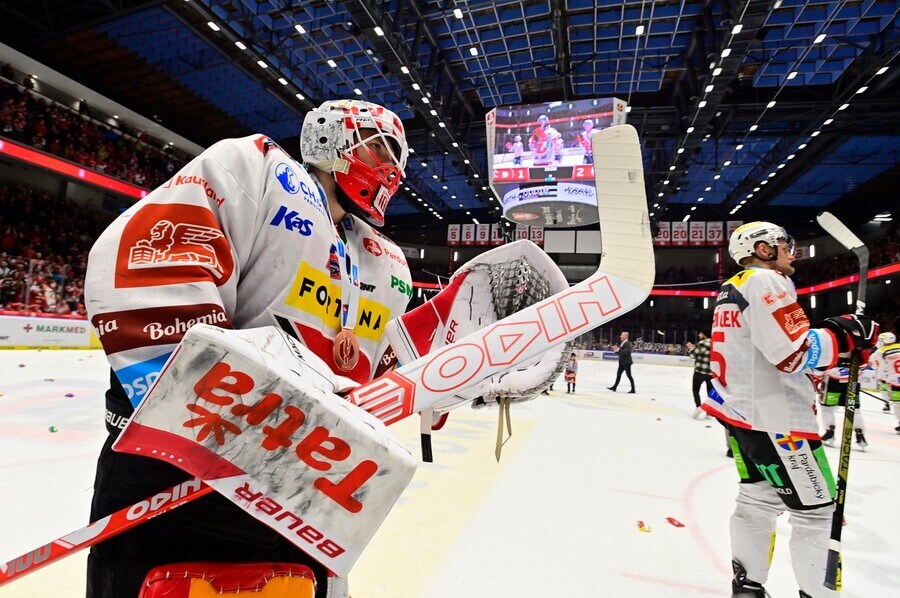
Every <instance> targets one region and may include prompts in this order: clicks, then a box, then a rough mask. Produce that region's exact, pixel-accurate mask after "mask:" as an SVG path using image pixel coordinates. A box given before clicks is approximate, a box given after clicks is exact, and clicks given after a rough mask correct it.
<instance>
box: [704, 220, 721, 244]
mask: <svg viewBox="0 0 900 598" xmlns="http://www.w3.org/2000/svg"><path fill="white" fill-rule="evenodd" d="M724 230H725V229H724V225H723V224H722V223H721V222H707V223H706V244H707V245H712V246H714V247H718V246H719V245H721V244H722V241H723V240H724V238H725V237H724V236H723V235H724Z"/></svg>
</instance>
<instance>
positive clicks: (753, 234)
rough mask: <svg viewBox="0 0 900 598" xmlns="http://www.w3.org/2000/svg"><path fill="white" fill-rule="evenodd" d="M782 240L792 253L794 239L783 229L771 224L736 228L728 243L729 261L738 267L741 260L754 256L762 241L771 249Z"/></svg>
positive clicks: (743, 225)
mask: <svg viewBox="0 0 900 598" xmlns="http://www.w3.org/2000/svg"><path fill="white" fill-rule="evenodd" d="M780 240H784V241H785V242H787V244H788V245H789V247H790V251H791V253H793V251H794V238H793V237H792V236H790V235H789V234H788V233H787V231H786V230H784V227H781V226H778V225H777V224H772V223H771V222H759V221H758V222H748V223H747V224H742V225H741V226H739V227H737V229H736V230H735V231H734V232H733V233H732V234H731V239H729V241H728V253H729V255H731V259H733V260H734V261H735V262H737V263H738V265H740V263H741V260H742V259H744V258H746V257H750V256H752V255H755V254H756V249H755V248H756V244H757V243H759V242H760V241H762V242H763V243H765V244H767V245H771V246H772V247H777V246H778V241H780Z"/></svg>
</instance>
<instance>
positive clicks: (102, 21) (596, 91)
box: [0, 0, 900, 242]
mask: <svg viewBox="0 0 900 598" xmlns="http://www.w3.org/2000/svg"><path fill="white" fill-rule="evenodd" d="M0 7H2V12H3V14H4V18H3V19H2V20H0V38H2V39H3V41H4V42H5V43H7V44H9V45H10V46H12V47H14V48H16V49H17V50H19V51H21V52H23V53H25V54H27V55H29V56H31V57H33V58H35V59H36V60H39V61H41V62H44V63H45V64H47V65H48V66H50V67H52V68H54V69H56V70H58V71H60V72H62V73H63V74H65V75H67V76H69V77H71V78H72V79H75V80H76V81H79V82H80V83H83V84H85V85H87V86H89V87H92V88H94V89H96V90H97V91H99V92H100V93H103V94H104V95H106V96H108V97H110V98H111V99H113V100H115V101H117V102H119V103H121V104H123V105H125V106H127V107H129V108H131V109H132V110H134V111H135V112H138V113H141V114H144V115H146V116H148V117H151V118H153V119H154V120H157V121H158V122H160V123H161V124H162V125H163V126H165V127H166V128H168V129H170V130H171V131H173V132H175V133H177V134H179V135H181V136H183V137H185V138H187V139H190V140H192V141H194V142H196V143H198V144H201V145H204V146H205V145H209V144H211V143H213V142H214V141H216V140H218V139H221V138H224V137H234V136H241V135H246V134H250V133H254V132H260V133H266V134H268V135H270V136H272V137H273V138H275V139H276V140H277V141H278V142H279V143H280V144H282V145H283V146H284V147H285V148H286V149H288V151H292V152H295V153H298V152H296V150H297V147H298V132H299V127H300V123H301V120H302V116H303V114H304V113H305V112H306V111H307V110H308V109H309V108H311V107H313V106H315V105H318V104H319V103H320V102H322V101H324V100H327V99H335V98H339V97H350V98H362V99H367V100H371V101H374V102H378V103H381V104H383V105H385V106H387V107H389V108H391V109H392V110H394V111H395V112H397V113H398V114H399V115H400V116H401V117H402V118H404V119H405V120H406V122H407V128H408V131H409V140H410V145H411V147H412V148H414V150H415V154H413V155H412V156H411V160H410V166H409V168H408V180H407V185H406V186H404V188H403V189H402V190H401V192H400V194H399V195H398V197H397V198H395V199H394V200H393V201H392V204H391V207H390V209H389V214H390V217H391V221H390V224H389V226H388V228H387V232H388V233H389V234H391V235H392V236H394V237H396V238H398V239H400V240H409V241H432V242H440V241H441V240H442V239H444V238H445V235H446V233H445V230H446V225H447V224H448V223H452V222H471V220H472V218H477V219H478V220H479V221H480V222H494V221H497V220H499V219H500V209H499V203H498V201H497V199H496V197H495V196H494V195H493V194H492V193H490V192H489V191H486V190H485V185H486V184H487V183H486V182H485V181H487V178H488V174H489V173H488V172H487V155H486V147H485V126H484V117H485V114H486V112H487V111H488V110H490V109H492V108H494V107H498V106H508V105H515V104H529V103H538V102H547V101H563V102H567V101H573V100H578V99H589V98H603V97H610V96H614V97H617V98H620V99H622V100H625V101H626V102H627V103H628V105H629V106H630V112H629V114H628V122H629V123H631V124H633V125H634V126H635V127H636V128H637V130H638V133H639V135H640V136H641V139H642V143H643V149H644V162H645V166H646V183H647V192H648V197H649V198H650V199H651V203H652V204H654V207H652V208H651V211H652V212H653V217H654V219H656V220H671V221H675V220H682V219H683V218H684V217H685V216H687V215H690V216H691V217H692V218H693V219H698V220H731V219H734V220H745V221H746V220H751V219H762V218H764V219H767V220H774V221H777V222H781V223H784V224H785V225H786V226H788V227H790V228H791V229H793V230H794V231H795V233H796V234H798V235H799V236H803V235H804V234H812V232H813V231H814V230H815V228H814V226H813V225H812V224H811V221H812V219H813V218H814V216H815V214H817V213H818V212H820V211H822V210H823V209H829V210H831V211H833V212H835V213H837V214H838V215H839V216H840V217H842V218H844V219H846V220H847V221H848V222H850V223H862V222H866V221H868V220H871V219H872V218H873V217H874V216H875V215H877V214H879V213H883V212H889V211H891V210H892V209H893V210H894V211H896V206H897V201H896V199H895V194H896V192H897V187H898V183H900V111H898V105H900V104H898V90H900V85H898V77H897V76H898V74H900V65H898V61H897V60H896V58H897V55H898V51H900V41H898V31H900V28H898V13H900V2H897V1H878V0H859V1H851V0H834V1H829V2H815V1H813V2H802V1H798V0H784V1H774V2H772V1H760V0H745V1H742V0H733V1H712V0H708V1H693V2H691V1H688V2H677V1H656V2H654V1H649V0H636V1H635V0H630V1H626V2H619V1H615V2H614V1H609V0H601V1H596V2H590V1H587V0H498V1H493V2H487V1H483V0H456V1H453V0H442V1H437V2H428V1H425V0H389V1H381V2H376V1H374V0H355V1H337V0H335V1H328V0H318V1H314V2H287V1H283V0H169V1H167V2H159V1H157V2H146V1H128V0H88V1H82V2H70V1H63V0H16V1H11V0H0ZM426 100H427V102H426ZM895 215H896V214H895Z"/></svg>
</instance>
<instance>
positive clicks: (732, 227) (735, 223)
mask: <svg viewBox="0 0 900 598" xmlns="http://www.w3.org/2000/svg"><path fill="white" fill-rule="evenodd" d="M742 224H744V221H743V220H729V221H728V222H726V223H725V241H728V239H730V238H731V235H732V234H733V233H734V231H736V230H737V228H738V227H739V226H740V225H742Z"/></svg>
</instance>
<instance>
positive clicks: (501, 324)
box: [0, 101, 653, 598]
mask: <svg viewBox="0 0 900 598" xmlns="http://www.w3.org/2000/svg"><path fill="white" fill-rule="evenodd" d="M601 134H606V136H605V139H604V140H603V143H604V144H605V147H606V149H605V150H601V148H600V145H598V144H599V143H600V139H599V138H600V137H601ZM601 134H598V135H596V136H595V138H596V139H595V144H594V154H595V156H598V158H599V157H600V156H602V157H603V159H604V163H605V164H606V168H605V169H604V170H602V172H601V169H597V171H595V172H596V173H597V181H598V184H600V183H601V182H602V183H603V184H604V189H605V192H606V196H608V198H609V199H610V204H612V205H613V207H612V208H609V209H608V210H607V211H605V212H602V214H603V217H604V218H605V220H604V222H606V223H608V224H609V227H610V228H609V230H608V234H607V231H605V232H604V237H603V242H604V251H605V253H604V257H603V261H602V263H601V266H602V267H601V269H600V270H598V272H597V273H596V274H594V275H592V276H591V277H589V278H588V279H586V280H585V281H583V282H582V283H579V284H578V285H576V286H575V287H572V288H569V286H568V284H567V283H566V281H565V278H564V277H563V275H562V273H561V272H560V271H559V268H558V267H557V266H556V264H555V263H553V262H552V261H551V260H550V259H549V258H548V257H547V255H546V254H544V253H543V251H541V250H540V249H538V248H537V247H536V246H534V245H533V244H531V243H529V242H520V243H513V244H510V245H508V246H505V247H501V248H498V249H495V250H493V251H490V252H488V253H485V254H483V255H482V256H480V257H479V258H476V259H474V260H472V261H471V262H469V263H468V264H466V265H464V266H463V267H462V268H461V269H460V271H459V272H458V273H457V274H456V275H455V276H454V277H453V279H452V280H451V282H450V284H449V286H448V287H447V288H446V289H444V290H443V291H442V292H441V293H439V294H438V295H437V296H436V297H435V298H434V299H432V300H431V301H430V302H428V303H426V304H425V305H424V306H422V307H420V308H419V309H418V310H415V311H413V312H410V313H409V314H405V315H404V311H405V307H406V301H407V297H408V296H407V294H406V293H403V292H401V290H402V289H403V288H408V287H409V286H410V285H411V280H410V276H409V270H408V268H407V267H406V265H405V261H404V260H403V257H402V252H400V251H399V249H398V248H397V246H396V245H394V244H393V243H392V242H391V241H390V240H388V239H387V238H385V237H383V236H382V235H380V234H378V233H377V232H375V230H374V229H373V228H372V226H379V225H381V224H382V223H383V218H384V210H385V208H386V205H387V202H388V200H389V198H390V196H391V194H393V193H394V192H395V191H396V189H397V187H398V186H399V181H400V180H401V178H402V176H403V168H404V166H405V162H406V156H407V147H406V141H405V137H404V133H403V128H402V124H401V123H400V121H399V119H397V117H396V116H395V115H393V114H392V113H390V112H389V111H387V110H385V109H384V108H382V107H380V106H377V105H374V104H369V103H366V102H359V101H346V102H343V101H342V102H326V103H325V104H323V106H322V107H320V108H319V109H317V110H314V111H312V112H310V113H309V115H308V116H307V118H306V120H305V121H304V125H303V131H302V134H301V152H302V154H303V160H304V163H305V164H300V163H298V162H296V161H294V160H292V159H291V157H290V156H289V155H288V154H287V153H286V152H284V150H282V149H281V148H279V147H278V146H277V145H276V144H274V143H273V142H272V141H271V140H269V139H267V138H265V137H262V136H252V137H248V138H245V139H239V140H226V141H224V142H221V143H220V144H216V145H214V146H213V147H211V148H210V149H208V150H207V151H206V152H204V153H203V154H201V155H200V156H198V157H197V158H196V159H195V160H194V161H192V162H191V163H190V164H188V165H187V166H186V167H185V168H184V169H183V171H182V172H180V173H179V174H178V175H176V176H175V177H173V179H172V180H170V181H169V182H168V183H166V184H165V185H164V186H163V187H161V188H160V189H157V190H156V191H154V192H153V193H151V194H150V195H148V197H147V198H146V199H145V200H143V201H142V202H140V203H139V204H137V205H135V206H134V207H133V208H131V209H130V210H128V211H126V212H125V213H124V214H123V215H122V216H121V217H120V218H119V219H117V220H116V221H115V222H114V223H113V225H112V226H111V227H110V229H108V230H107V232H105V233H104V234H103V236H101V238H100V239H99V240H98V242H97V244H96V245H95V247H94V249H93V250H92V252H91V256H90V261H89V272H88V285H87V290H86V293H87V298H88V308H89V312H90V315H91V321H92V323H93V325H94V327H95V329H96V330H97V333H98V336H100V338H101V342H102V343H103V346H104V350H105V351H106V353H107V355H108V357H109V361H110V364H111V366H112V375H111V389H110V391H108V393H107V418H106V421H107V427H108V429H109V431H110V438H109V440H108V441H107V443H106V444H105V445H104V447H103V450H102V453H101V456H100V459H99V462H98V470H97V479H96V483H95V496H94V501H93V507H92V514H91V520H92V521H93V522H94V523H92V525H91V526H89V527H88V528H85V529H84V530H79V531H77V532H75V533H73V534H69V535H68V536H65V537H63V538H61V539H60V540H57V541H54V542H51V543H50V544H48V545H45V546H43V547H41V548H39V549H37V550H36V551H33V552H32V553H29V554H28V555H27V556H29V557H30V556H31V555H33V554H41V555H42V558H41V559H40V560H41V564H40V566H43V565H44V564H47V563H49V562H52V561H54V560H56V559H58V558H61V555H64V554H67V553H68V552H70V551H72V550H73V549H74V550H77V549H80V548H84V547H87V546H93V549H92V551H91V554H90V556H89V559H88V565H89V571H88V596H90V597H92V598H93V597H97V596H137V595H138V594H139V593H140V592H143V595H144V596H145V598H150V597H151V596H162V595H165V596H190V597H191V598H195V597H197V596H211V595H218V594H233V595H240V594H241V593H242V592H255V593H258V592H260V591H262V590H263V589H265V591H266V592H267V593H266V594H265V595H271V596H287V595H290V596H300V597H303V596H316V597H324V596H333V597H339V596H347V595H348V590H347V584H346V576H347V574H348V573H349V571H350V569H351V567H352V565H353V563H354V562H355V560H356V559H357V558H358V556H359V554H360V553H361V552H362V550H363V549H364V548H365V546H366V544H367V543H368V541H369V539H370V538H371V537H372V535H373V534H374V532H375V530H376V529H377V528H378V526H379V524H380V523H381V521H382V520H383V519H384V517H385V516H386V515H387V513H388V512H389V511H390V509H391V507H392V506H393V504H394V502H395V501H396V500H397V498H398V497H399V496H400V494H401V493H402V491H403V489H404V488H405V487H406V485H407V484H408V483H409V481H410V479H411V477H412V475H413V473H414V470H415V465H416V460H415V459H413V457H412V456H411V455H410V453H409V451H408V450H407V448H406V447H403V446H401V445H400V444H399V443H398V442H397V441H396V439H395V438H394V437H393V435H392V434H391V433H390V431H389V429H388V428H386V427H385V426H386V425H390V424H391V423H393V422H395V421H398V420H400V419H402V418H404V417H407V416H410V415H412V414H414V413H418V412H421V411H423V410H424V409H427V408H433V409H435V410H436V412H437V413H438V414H442V413H445V412H447V411H449V410H451V409H453V408H455V407H458V406H460V405H464V404H472V405H475V406H484V405H500V406H501V407H503V411H506V410H507V409H508V406H509V403H511V402H514V401H517V400H527V399H530V398H533V397H535V396H537V395H538V394H539V393H540V392H541V390H543V389H544V388H546V386H548V385H549V384H550V383H551V381H552V380H553V379H554V378H555V376H556V375H557V374H558V373H559V371H560V367H561V362H562V359H563V355H564V352H565V351H566V343H568V342H570V341H572V340H573V339H575V338H576V337H577V336H579V335H580V334H583V333H584V332H587V331H589V330H591V329H593V328H594V327H596V326H598V325H601V324H602V323H604V322H606V321H609V320H611V319H613V318H615V317H617V316H619V315H621V314H623V313H626V312H627V311H629V310H631V309H633V308H634V307H636V306H637V305H640V303H642V302H643V301H644V299H645V298H646V297H647V295H648V293H649V290H650V287H651V286H652V280H653V257H652V246H651V236H650V231H649V223H648V221H647V217H646V200H645V197H644V183H643V178H642V174H641V171H640V168H641V167H640V164H641V156H640V148H639V145H638V143H637V136H636V133H635V132H634V129H633V128H631V127H627V126H625V127H617V128H614V129H610V130H608V131H603V132H601ZM602 151H605V152H606V154H603V153H602ZM603 177H606V178H603ZM398 289H401V290H398ZM273 324H274V325H273ZM388 331H389V332H388ZM391 343H393V344H395V348H394V351H393V352H392V351H391V349H390V345H391ZM393 353H396V354H397V355H399V356H400V361H401V364H402V367H400V368H398V369H395V370H391V367H392V366H393V361H394V360H393V359H392V358H391V357H390V356H391V355H392V354H393ZM148 388H149V390H148ZM425 421H426V422H427V427H428V428H430V427H431V423H432V419H431V418H430V417H429V418H427V419H426V420H425ZM125 422H127V425H126V423H125ZM191 476H194V477H193V478H192V477H191ZM210 488H212V489H214V490H215V492H212V491H211V490H210ZM148 497H149V498H148ZM187 503H190V504H187ZM181 504H186V506H179V505H181ZM174 507H178V508H177V509H176V508H174ZM169 511H171V512H169ZM123 530H128V531H124V533H121V532H123ZM117 534H118V535H117ZM113 536H115V537H113ZM107 538H111V539H107ZM100 540H102V541H100ZM98 542H99V543H98ZM26 561H28V562H35V563H36V566H37V560H36V559H22V561H21V562H26ZM35 568H36V567H35ZM26 569H27V568H26ZM28 572H30V569H29V570H24V571H23V570H18V571H14V572H10V571H0V583H4V582H5V581H7V580H9V579H10V578H11V577H12V576H13V575H21V574H23V573H28ZM269 584H272V585H271V586H270V585H269ZM270 591H271V593H268V592H270Z"/></svg>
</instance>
